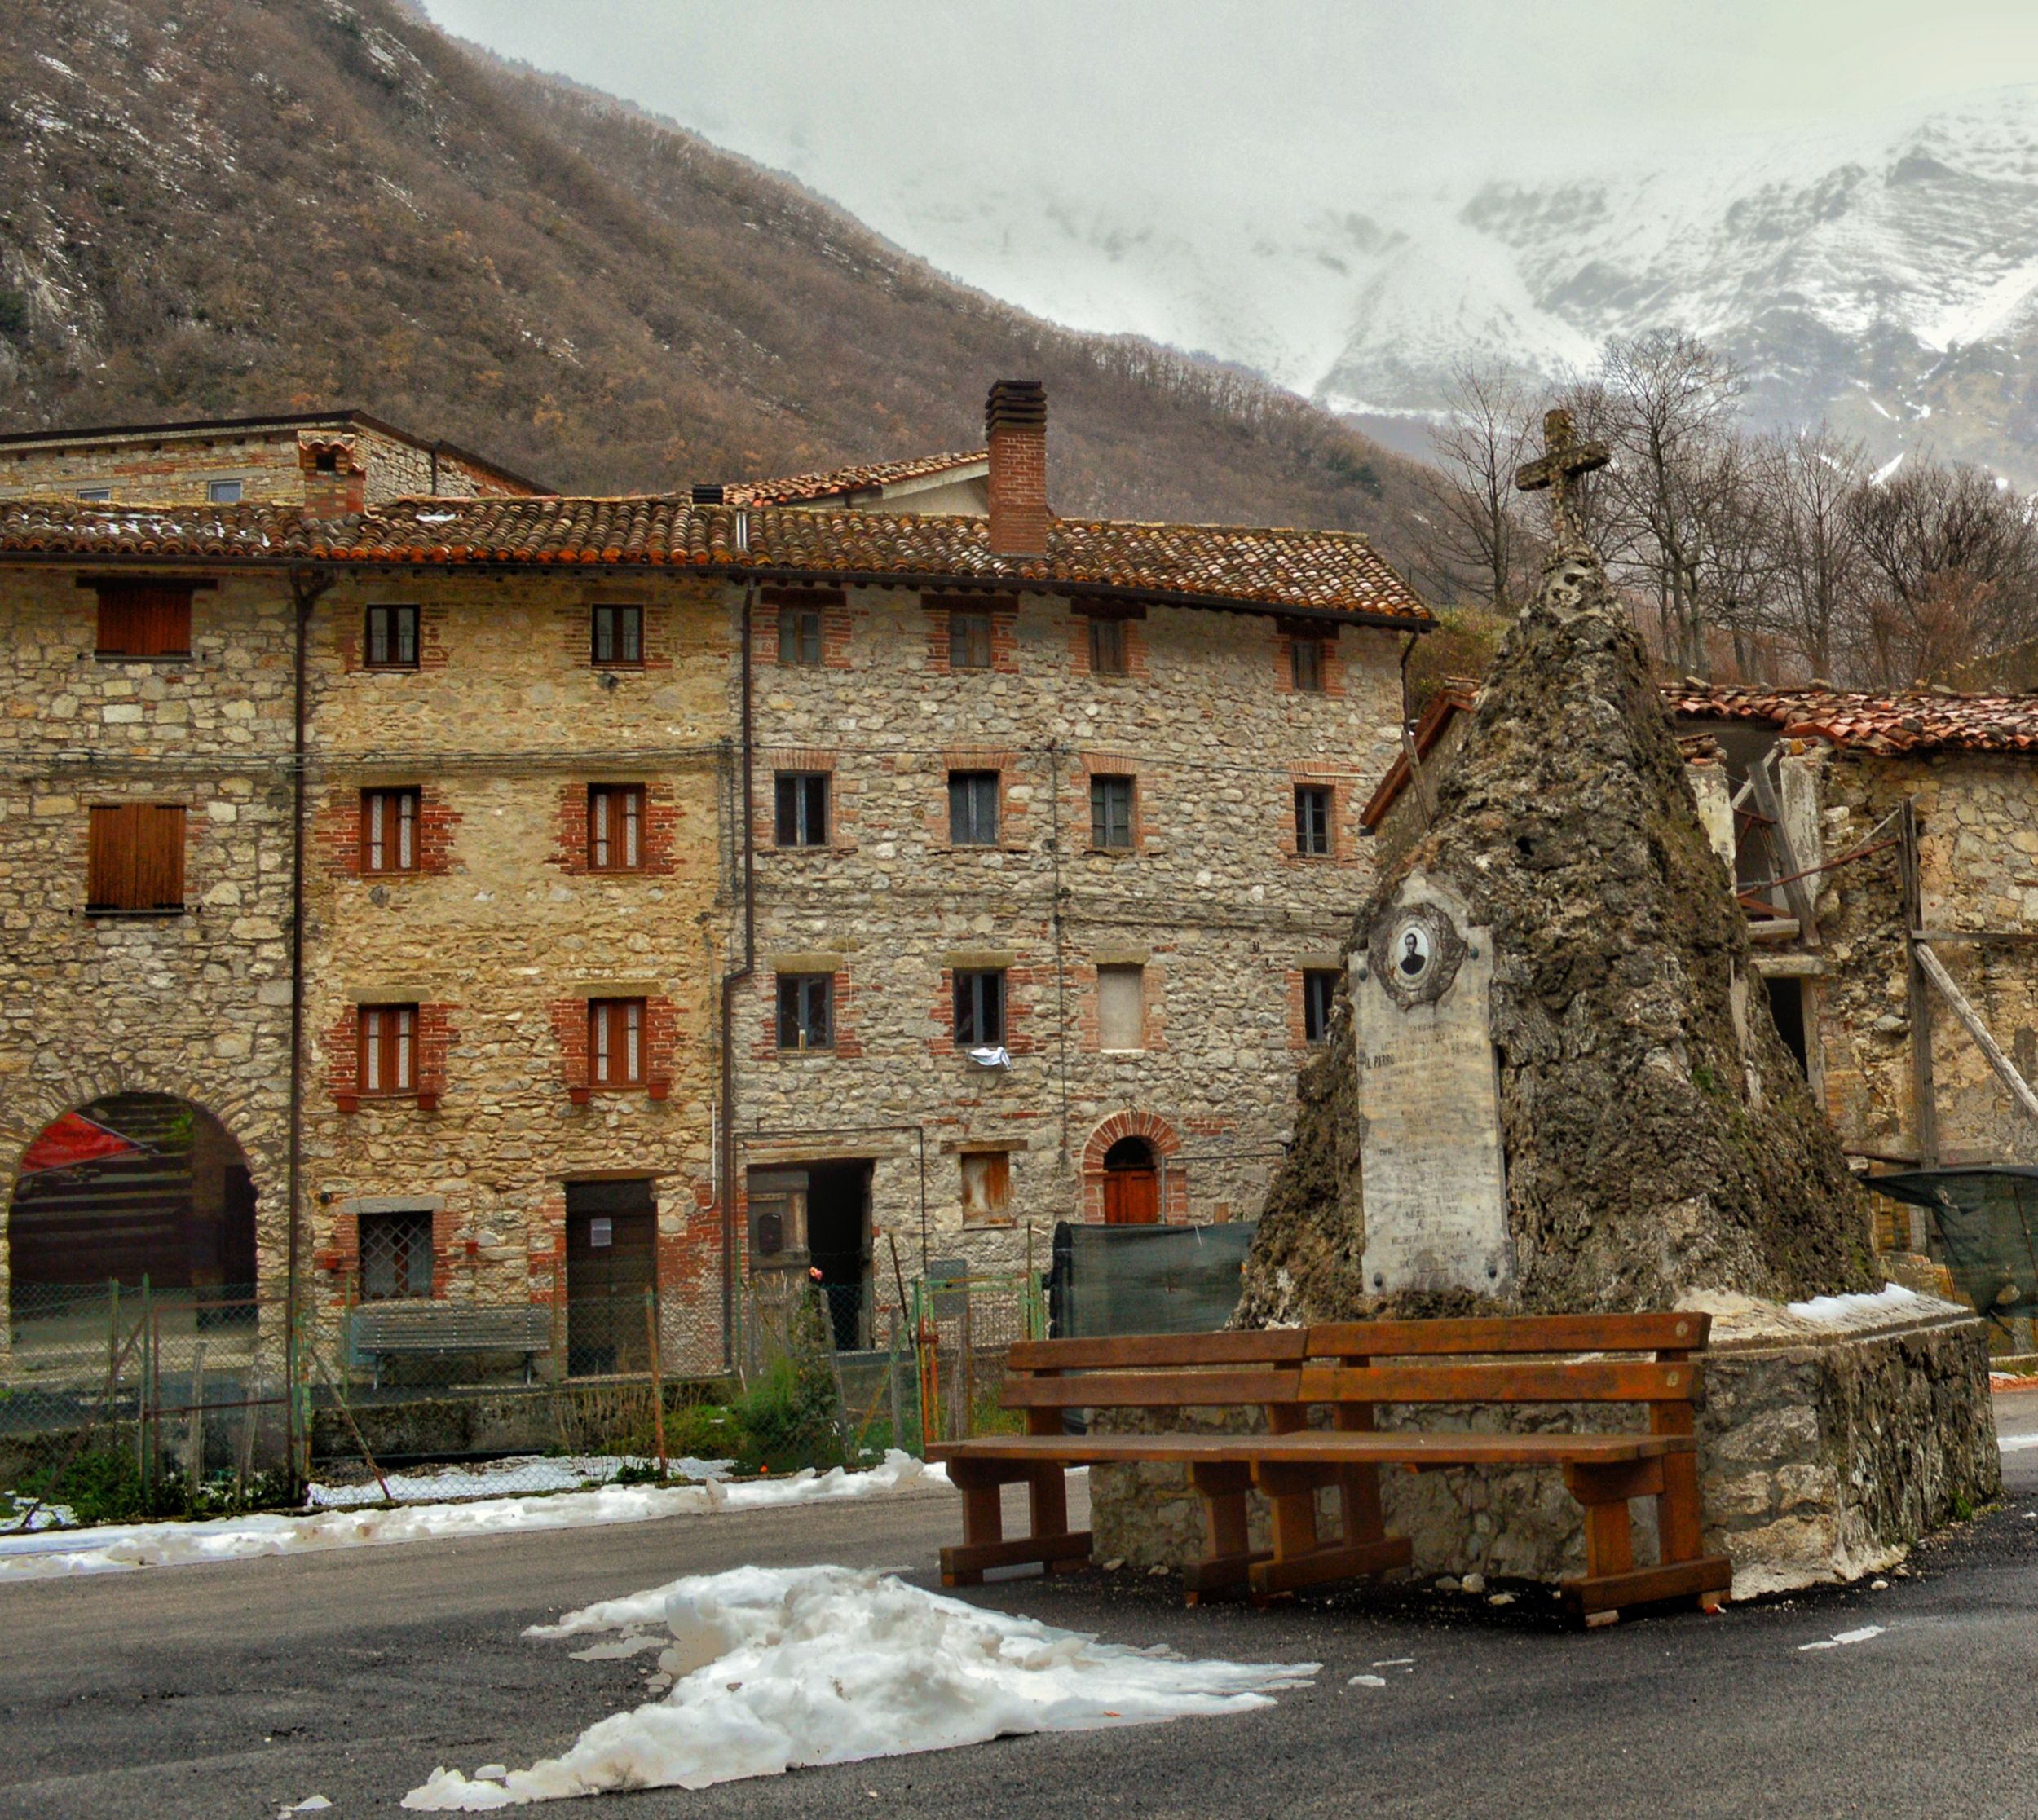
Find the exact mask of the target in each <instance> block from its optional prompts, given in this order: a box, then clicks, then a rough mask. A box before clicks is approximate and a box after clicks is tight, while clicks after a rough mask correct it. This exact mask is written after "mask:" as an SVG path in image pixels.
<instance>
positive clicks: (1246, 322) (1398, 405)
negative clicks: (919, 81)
mask: <svg viewBox="0 0 2038 1820" xmlns="http://www.w3.org/2000/svg"><path fill="white" fill-rule="evenodd" d="M1524 156H1526V157H1527V158H1528V160H1530V161H1533V163H1534V164H1535V165H1536V169H1535V170H1534V172H1533V174H1529V173H1528V171H1527V170H1520V169H1518V170H1515V171H1514V172H1512V173H1511V174H1508V175H1506V176H1499V175H1491V176H1487V177H1483V178H1482V177H1481V176H1480V175H1479V174H1476V173H1474V174H1458V171H1454V172H1452V173H1451V174H1448V175H1445V174H1440V175H1438V176H1437V177H1436V178H1434V179H1433V180H1423V179H1414V180H1411V179H1409V178H1408V177H1406V176H1405V175H1403V176H1402V177H1401V178H1400V179H1399V180H1398V181H1396V182H1395V183H1389V184H1386V185H1382V184H1380V183H1379V182H1378V181H1377V179H1376V178H1373V177H1370V176H1369V174H1368V173H1367V171H1366V170H1365V169H1363V168H1361V164H1360V161H1358V160H1357V158H1356V156H1353V157H1350V158H1341V157H1340V156H1339V152H1338V148H1336V147H1334V146H1333V147H1328V148H1326V155H1325V156H1324V157H1323V158H1322V159H1321V160H1319V161H1314V162H1313V163H1312V165H1311V166H1310V167H1309V168H1308V169H1304V170H1265V169H1263V168H1255V169H1250V170H1239V171H1237V172H1236V173H1234V174H1232V175H1231V176H1229V178H1226V179H1225V187H1224V189H1223V190H1221V191H1220V190H1214V189H1212V188H1211V187H1209V186H1208V185H1207V184H1201V183H1199V184H1198V185H1195V186H1193V195H1191V194H1189V193H1185V192H1187V191H1189V189H1190V188H1191V187H1192V186H1189V185H1187V184H1184V185H1182V186H1180V187H1177V186H1175V185H1172V184H1170V183H1166V182H1164V181H1155V180H1149V182H1148V184H1147V187H1146V188H1145V192H1144V193H1142V192H1140V191H1137V190H1134V189H1131V188H1128V187H1127V182H1126V180H1125V179H1123V178H1118V179H1116V180H1109V179H1107V180H1105V181H1102V182H1098V181H1095V180H1092V181H1082V180H1079V179H1077V178H1070V177H1069V176H1066V175H1056V174H1053V173H1052V172H1048V173H1043V172H1040V171H1038V170H1027V171H1024V172H1020V171H1015V170H1012V169H1010V168H1009V167H1006V168H1003V169H1001V168H1000V167H999V165H997V164H996V163H995V162H994V161H992V160H990V158H988V157H986V160H985V161H984V162H983V163H982V165H981V166H978V167H977V168H975V169H972V168H970V165H969V163H968V160H967V155H966V154H965V155H964V160H963V161H962V162H958V161H955V160H951V161H946V162H945V163H944V164H943V165H942V166H941V167H940V168H938V169H929V168H926V167H924V166H923V167H920V168H918V169H915V170H911V171H908V172H902V174H900V175H899V176H898V178H896V179H893V180H885V179H883V178H880V179H879V180H878V183H876V185H874V184H873V183H872V177H873V173H872V171H871V168H870V167H869V165H866V166H865V168H864V170H863V171H862V173H861V174H860V177H859V178H858V180H856V181H853V182H851V183H832V182H831V181H830V179H831V177H832V176H833V175H835V174H836V173H833V172H830V171H828V170H823V169H809V170H802V171H801V175H802V176H804V177H806V178H807V179H808V180H809V181H810V182H814V183H816V184H817V185H818V187H823V188H824V189H828V190H831V191H832V192H833V193H835V194H836V195H838V196H840V197H841V199H842V200H843V201H845V203H847V204H848V205H849V206H850V207H852V208H854V209H856V210H857V211H858V213H859V214H862V216H863V217H864V218H866V219H867V220H869V221H871V223H873V225H875V226H876V227H879V228H880V230H881V231H884V232H885V233H887V234H889V235H890V236H893V237H894V238H895V239H897V240H900V241H902V243H904V244H905V245H907V246H908V247H910V248H911V249H913V250H914V251H915V252H919V253H924V254H925V255H926V256H927V257H928V258H930V259H931V260H933V262H935V263H936V264H937V265H939V266H941V267H944V268H946V269H947V270H949V271H952V272H954V273H955V274H956V275H958V276H959V277H962V278H964V279H965V280H968V281H969V282H970V283H973V284H977V285H980V286H982V288H984V289H987V290H989V291H991V292H993V293H995V294H997V295H999V296H1000V297H1005V298H1007V299H1008V300H1010V301H1012V302H1016V303H1018V304H1021V305H1022V306H1026V307H1027V308H1029V309H1033V310H1036V311H1039V312H1041V313H1042V314H1044V315H1049V316H1052V317H1054V318H1056V319H1060V320H1061V321H1064V322H1067V323H1070V324H1074V325H1076V326H1079V327H1083V328H1097V329H1127V330H1133V331H1136V332H1138V333H1144V334H1148V335H1151V336H1154V337H1158V338H1159V339H1162V340H1166V341H1168V342H1174V343H1176V345H1178V346H1184V347H1187V348H1191V349H1198V350H1203V351H1206V352H1208V353H1211V354H1214V355H1219V356H1220V357H1223V358H1225V359H1233V360H1237V361H1238V362H1240V363H1242V364H1246V365H1249V366H1251V367H1253V368H1257V369H1259V371H1261V372H1264V373H1266V374H1268V376H1270V377H1273V378H1275V379H1277V380H1279V381H1281V382H1282V383H1284V384H1286V385H1288V386H1292V387H1294V388H1295V389H1296V390H1299V391H1302V392H1304V393H1307V394H1310V395H1312V396H1313V397H1315V398H1317V399H1320V400H1321V401H1322V402H1324V403H1329V404H1331V405H1333V406H1334V407H1337V408H1341V409H1343V410H1346V411H1348V412H1353V413H1355V414H1361V415H1364V416H1368V417H1370V418H1374V419H1375V420H1376V421H1377V419H1378V418H1379V416H1383V415H1384V416H1392V415H1394V414H1397V413H1415V414H1419V413H1423V412H1430V411H1433V410H1434V409H1435V408H1436V406H1437V404H1438V403H1439V402H1440V399H1441V396H1442V394H1443V391H1444V388H1445V384H1446V381H1447V378H1448V375H1449V372H1450V369H1451V368H1452V366H1453V364H1454V363H1455V362H1456V361H1458V359H1462V358H1464V357H1466V356H1468V355H1469V356H1473V357H1478V358H1484V359H1502V360H1505V361H1509V362H1512V363H1515V364H1519V365H1520V366H1521V367H1522V368H1524V369H1527V370H1528V371H1529V372H1535V373H1544V374H1547V373H1552V372H1558V371H1560V370H1561V369H1563V368H1564V367H1565V366H1567V365H1582V364H1589V363H1590V360H1591V359H1592V356H1593V354H1594V351H1595V349H1596V347H1597V346H1599V343H1600V342H1602V341H1603V339H1604V337H1607V336H1608V335H1611V334H1616V333H1628V332H1633V331H1636V330H1640V329H1643V328H1651V327H1655V326H1659V325H1672V326H1677V327H1682V328H1688V329H1692V330H1694V331H1696V332H1697V333H1701V334H1703V335H1704V336H1705V337H1707V338H1709V339H1710V340H1712V341H1713V342H1715V343H1717V344H1718V345H1719V346H1723V347H1724V348H1726V349H1727V350H1730V351H1731V352H1732V353H1734V354H1735V355H1737V356H1738V357H1739V358H1740V359H1741V360H1742V361H1743V362H1744V363H1745V364H1746V365H1747V367H1748V368H1749V372H1750V374H1751V377H1752V379H1753V384H1752V386H1751V389H1750V392H1749V401H1748V403H1749V412H1750V415H1751V416H1753V417H1754V418H1756V419H1757V420H1758V421H1784V422H1801V421H1807V420H1810V419H1812V418H1815V417H1817V416H1821V415H1824V416H1828V417H1830V418H1831V419H1833V421H1834V422H1835V423H1836V424H1837V425H1840V426H1841V427H1842V428H1844V429H1846V430H1851V431H1852V432H1854V433H1856V434H1859V435H1861V436H1862V437H1863V438H1864V439H1866V440H1867V441H1868V443H1869V444H1870V445H1871V447H1872V448H1873V450H1874V451H1875V452H1877V455H1878V456H1879V457H1881V458H1882V459H1887V458H1888V457H1889V456H1890V455H1893V454H1895V453H1896V452H1899V451H1902V450H1905V449H1910V448H1916V447H1921V446H1930V447H1932V448H1934V450H1935V451H1936V452H1938V453H1939V454H1940V455H1942V456H1949V457H1959V458H1963V459H1968V460H1974V461H1983V462H1987V463H1988V464H1990V465H1993V466H1995V467H1996V468H1997V469H2000V470H2001V471H2002V472H2004V473H2005V474H2009V475H2011V476H2012V477H2013V478H2016V479H2018V481H2020V482H2022V483H2025V484H2033V485H2038V87H2030V86H2024V87H2018V88H2013V89H2006V90H1996V91H1993V92H1991V93H1988V94H1986V95H1979V96H1977V97H1974V98H1973V99H1970V100H1966V101H1963V102H1960V103H1956V104H1942V105H1939V106H1938V107H1935V108H1932V109H1930V110H1929V111H1928V110H1925V109H1917V110H1914V111H1912V112H1910V113H1908V115H1906V116H1903V117H1884V118H1881V119H1877V120H1873V121H1864V122H1862V123H1860V124H1858V125H1855V126H1848V127H1846V128H1844V129H1836V130H1824V131H1821V132H1817V133H1806V132H1802V131H1799V132H1793V133H1790V134H1782V133H1776V134H1760V133H1749V132H1742V133H1740V134H1735V135H1732V136H1724V135H1723V136H1720V137H1718V138H1715V139H1711V140H1709V141H1708V142H1706V143H1695V144H1690V145H1687V146H1685V147H1683V148H1679V149H1678V151H1676V152H1674V153H1671V154H1669V155H1664V156H1644V157H1640V158H1637V157H1635V156H1632V155H1630V154H1626V153H1616V152H1612V151H1608V150H1605V149H1603V148H1602V149H1599V150H1598V151H1597V152H1595V148H1594V147H1592V146H1590V145H1585V146H1572V147H1556V148H1529V149H1528V152H1527V153H1526V154H1524ZM792 162H795V163H796V164H797V163H798V162H799V161H798V160H797V159H794V160H792ZM1459 165H1460V168H1461V169H1462V161H1459ZM1405 168H1406V167H1404V169H1405ZM880 189H881V190H882V192H883V193H879V191H880Z"/></svg>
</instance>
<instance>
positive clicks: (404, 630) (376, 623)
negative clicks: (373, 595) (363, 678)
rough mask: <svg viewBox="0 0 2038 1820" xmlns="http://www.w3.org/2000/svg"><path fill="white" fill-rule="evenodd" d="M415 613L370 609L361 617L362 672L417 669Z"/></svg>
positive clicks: (398, 608)
mask: <svg viewBox="0 0 2038 1820" xmlns="http://www.w3.org/2000/svg"><path fill="white" fill-rule="evenodd" d="M417 619H418V614H417V608H416V607H414V606H370V607H367V608H364V610H363V613H362V626H361V668H363V669H364V670H415V669H416V668H417V648H418V641H417V630H418V627H417Z"/></svg>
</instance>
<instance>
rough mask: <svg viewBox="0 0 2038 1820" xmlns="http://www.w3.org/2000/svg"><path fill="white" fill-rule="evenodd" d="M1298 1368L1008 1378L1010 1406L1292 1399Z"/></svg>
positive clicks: (1197, 1404)
mask: <svg viewBox="0 0 2038 1820" xmlns="http://www.w3.org/2000/svg"><path fill="white" fill-rule="evenodd" d="M1301 1385H1302V1373H1299V1372H1293V1371H1287V1372H1273V1371H1258V1372H1255V1371H1175V1372H1161V1371H1155V1372H1087V1373H1079V1374H1078V1375H1077V1376H1075V1377H1007V1378H1006V1380H1005V1390H1004V1396H1003V1397H1002V1398H1001V1399H999V1400H1000V1401H1001V1402H1002V1403H1003V1404H1004V1407H1005V1408H1008V1409H1106V1408H1108V1409H1147V1408H1170V1409H1195V1408H1215V1407H1217V1406H1219V1405H1221V1404H1253V1403H1293V1402H1294V1401H1295V1399H1296V1393H1297V1392H1298V1391H1299V1390H1300V1388H1301Z"/></svg>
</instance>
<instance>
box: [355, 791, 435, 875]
mask: <svg viewBox="0 0 2038 1820" xmlns="http://www.w3.org/2000/svg"><path fill="white" fill-rule="evenodd" d="M423 799H424V792H423V791H421V790H418V789H416V788H415V787H412V788H407V789H396V790H386V789H376V790H364V791H362V792H361V839H360V856H361V870H362V871H363V872H364V874H371V873H372V874H373V875H376V876H377V877H380V876H382V875H386V874H389V873H393V872H416V871H419V870H422V867H421V860H422V857H423V853H424V844H423V841H422V840H421V838H420V836H421V829H420V827H419V826H418V823H419V821H420V817H419V813H418V812H419V810H420V809H421V807H422V806H423Z"/></svg>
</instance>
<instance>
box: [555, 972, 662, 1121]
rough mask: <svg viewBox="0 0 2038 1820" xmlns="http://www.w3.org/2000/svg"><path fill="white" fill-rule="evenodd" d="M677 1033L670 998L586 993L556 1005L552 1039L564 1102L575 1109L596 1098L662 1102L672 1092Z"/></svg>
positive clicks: (559, 1001) (556, 1002) (563, 999)
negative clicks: (632, 1095)
mask: <svg viewBox="0 0 2038 1820" xmlns="http://www.w3.org/2000/svg"><path fill="white" fill-rule="evenodd" d="M677 1028H678V1020H677V1016H676V1015H675V1014H674V1011H673V1002H672V1001H671V1000H670V999H669V998H657V997H655V996H646V997H637V996H635V995H632V994H620V995H615V996H611V995H610V994H607V993H591V994H589V996H588V997H586V998H560V999H555V1000H554V1002H553V1005H552V1033H553V1037H554V1040H555V1041H556V1042H558V1046H559V1060H560V1064H561V1072H562V1073H563V1074H564V1076H565V1077H566V1087H567V1098H568V1099H571V1101H572V1102H573V1104H575V1105H576V1106H584V1105H586V1104H588V1103H589V1100H590V1099H592V1098H593V1095H596V1094H598V1093H602V1094H610V1093H616V1094H627V1093H641V1094H642V1095H645V1096H646V1098H647V1099H653V1100H662V1099H665V1098H666V1097H667V1095H669V1094H670V1093H671V1091H672V1081H673V1046H674V1042H675V1041H676V1038H677Z"/></svg>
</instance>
